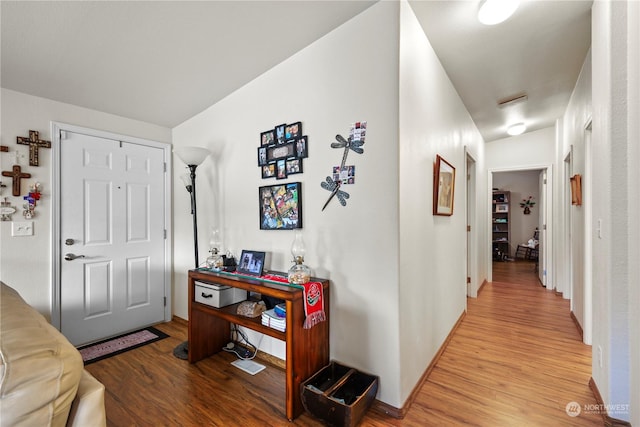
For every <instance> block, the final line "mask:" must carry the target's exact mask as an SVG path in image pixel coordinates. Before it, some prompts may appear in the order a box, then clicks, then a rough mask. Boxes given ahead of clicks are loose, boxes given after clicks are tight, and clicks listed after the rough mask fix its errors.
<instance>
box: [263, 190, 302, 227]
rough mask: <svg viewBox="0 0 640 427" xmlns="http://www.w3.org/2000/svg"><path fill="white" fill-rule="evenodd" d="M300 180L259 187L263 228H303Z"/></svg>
mask: <svg viewBox="0 0 640 427" xmlns="http://www.w3.org/2000/svg"><path fill="white" fill-rule="evenodd" d="M301 187H302V184H301V183H300V182H290V183H287V184H276V185H267V186H264V187H260V188H259V189H258V198H259V203H260V229H261V230H291V229H294V228H302V201H301Z"/></svg>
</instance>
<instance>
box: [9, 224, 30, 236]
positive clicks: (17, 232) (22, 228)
mask: <svg viewBox="0 0 640 427" xmlns="http://www.w3.org/2000/svg"><path fill="white" fill-rule="evenodd" d="M11 235H12V236H33V221H13V222H12V223H11Z"/></svg>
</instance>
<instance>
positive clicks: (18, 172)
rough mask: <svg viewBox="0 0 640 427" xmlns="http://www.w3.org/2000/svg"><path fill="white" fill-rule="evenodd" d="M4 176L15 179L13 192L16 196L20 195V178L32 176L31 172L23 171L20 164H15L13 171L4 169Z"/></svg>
mask: <svg viewBox="0 0 640 427" xmlns="http://www.w3.org/2000/svg"><path fill="white" fill-rule="evenodd" d="M2 176H8V177H11V178H12V179H13V185H12V187H13V192H12V193H11V194H13V195H14V196H19V195H20V180H21V179H23V178H31V174H30V173H23V172H22V168H21V167H20V166H19V165H13V169H12V170H11V172H9V171H2Z"/></svg>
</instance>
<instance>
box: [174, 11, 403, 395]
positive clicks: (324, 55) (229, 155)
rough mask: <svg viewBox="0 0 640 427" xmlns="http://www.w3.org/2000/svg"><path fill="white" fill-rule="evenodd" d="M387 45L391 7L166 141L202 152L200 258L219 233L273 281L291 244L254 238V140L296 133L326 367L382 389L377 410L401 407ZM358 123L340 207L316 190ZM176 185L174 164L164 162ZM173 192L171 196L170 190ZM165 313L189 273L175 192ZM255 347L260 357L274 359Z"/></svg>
mask: <svg viewBox="0 0 640 427" xmlns="http://www.w3.org/2000/svg"><path fill="white" fill-rule="evenodd" d="M398 33H399V6H398V4H397V3H395V2H381V3H378V4H376V5H374V6H372V7H371V8H369V9H367V10H366V11H365V12H363V13H362V14H360V15H358V16H356V17H355V18H354V19H352V20H350V21H349V22H347V23H346V24H344V25H342V26H341V27H339V28H337V29H336V30H334V31H333V32H331V33H329V34H328V35H326V36H325V37H323V38H321V39H320V40H318V41H317V42H315V43H313V44H312V45H310V46H309V47H307V48H305V49H304V50H302V51H300V52H298V53H297V54H295V55H294V56H293V57H291V58H289V59H288V60H286V61H284V62H282V63H281V64H279V65H277V66H276V67H274V68H273V69H272V70H270V71H268V72H267V73H265V74H263V75H262V76H260V77H258V78H257V79H255V80H254V81H252V82H250V83H249V84H247V85H246V86H244V87H243V88H241V89H240V90H238V91H236V92H235V93H233V94H232V95H230V96H228V97H227V98H225V99H224V100H222V101H221V102H219V103H217V104H215V105H214V106H212V107H210V108H209V109H207V110H206V111H204V112H202V113H201V114H199V115H197V116H195V117H193V118H191V119H190V120H188V121H186V122H185V123H183V124H181V125H179V126H177V127H176V128H175V129H174V130H173V141H174V144H175V145H176V146H183V145H196V146H204V147H208V148H210V149H211V150H212V151H213V152H214V154H213V157H212V158H210V159H208V160H206V161H205V162H204V163H203V164H202V165H201V166H200V167H198V170H197V173H198V178H197V179H198V184H197V186H198V219H199V230H201V233H200V242H201V244H200V258H201V259H202V260H204V257H206V250H207V246H208V245H207V242H208V240H209V235H208V232H209V229H210V227H211V226H215V227H218V228H219V229H220V230H221V236H222V239H223V241H224V246H225V249H231V250H232V251H233V252H234V253H235V254H236V255H238V254H239V251H240V250H241V249H243V248H244V249H257V250H264V251H267V252H270V253H271V265H269V266H268V267H270V268H272V269H275V270H287V269H288V268H289V267H290V266H291V263H290V259H291V255H290V246H291V242H292V240H293V232H290V231H261V230H259V226H258V225H259V218H258V187H259V186H262V185H271V184H275V183H276V182H277V181H276V180H275V179H265V180H263V179H261V174H260V169H259V168H258V166H257V155H256V150H257V147H258V145H259V136H260V132H262V131H265V130H268V129H269V128H272V127H273V126H275V125H277V124H280V123H285V122H287V123H292V122H295V121H298V120H299V121H302V126H303V130H304V134H306V135H308V137H309V158H308V159H305V160H304V173H303V174H300V175H295V176H292V177H291V178H290V179H288V180H286V182H291V181H301V182H302V200H303V202H302V203H303V225H304V228H303V230H302V235H303V237H304V239H305V243H306V246H307V255H306V256H305V263H306V264H307V265H309V266H310V267H311V268H312V269H313V270H314V272H315V274H316V276H318V277H325V278H329V279H331V308H330V313H331V340H330V345H331V357H332V358H335V359H337V360H340V361H342V362H343V363H346V364H348V365H350V366H355V367H358V368H359V369H362V370H364V371H369V372H372V373H375V374H377V375H379V376H380V378H381V387H380V392H379V398H380V399H381V400H382V401H384V402H387V403H389V404H391V405H394V406H401V405H402V396H401V395H400V393H399V385H398V382H399V379H400V363H399V362H400V360H399V351H400V350H399V337H398V335H399V334H398V331H399V325H398V310H399V304H398V274H399V273H398V268H399V266H398V148H397V147H398V83H397V82H398ZM361 120H366V121H368V129H367V137H366V144H365V146H364V150H365V152H364V154H363V155H358V154H355V153H350V154H349V157H348V160H347V164H355V165H356V183H355V184H354V185H351V186H349V187H348V188H345V190H346V191H348V192H349V194H350V195H351V198H350V199H349V200H348V204H347V206H346V207H342V206H340V205H339V204H338V203H337V201H336V200H334V201H333V202H332V203H331V204H330V205H329V206H328V207H327V208H326V210H325V211H324V212H321V208H322V205H323V204H324V202H325V200H326V199H327V197H328V196H329V193H328V192H327V191H325V190H323V189H322V188H321V187H320V182H321V181H323V180H324V179H325V177H326V176H327V175H329V174H330V173H331V170H332V166H334V165H339V164H340V161H341V159H342V150H336V149H331V148H330V144H331V142H333V141H335V135H336V134H341V135H347V134H348V131H349V126H350V124H351V123H352V122H355V121H361ZM174 167H175V171H174V173H175V175H176V179H177V176H178V175H179V173H180V172H181V171H180V167H181V162H180V160H179V159H177V158H176V159H175V160H174ZM175 185H176V188H178V187H177V186H178V185H180V184H178V181H176V184H175ZM174 233H175V240H174V242H175V257H174V261H175V283H174V286H175V291H174V293H175V295H174V303H175V305H174V313H175V314H176V315H177V316H180V317H183V318H186V317H187V315H188V314H187V288H186V282H187V278H186V272H187V270H188V269H189V268H192V266H193V249H192V247H193V246H192V245H193V243H192V229H191V216H190V214H189V199H188V194H187V193H186V191H180V190H179V189H177V190H176V191H175V197H174ZM271 341H274V340H271V339H268V337H265V338H264V339H263V345H264V346H266V349H265V348H264V346H263V349H265V351H271V352H274V353H276V355H278V356H280V357H284V354H283V351H282V350H283V347H281V346H280V347H278V344H277V343H273V342H271Z"/></svg>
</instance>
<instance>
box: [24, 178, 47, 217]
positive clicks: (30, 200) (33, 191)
mask: <svg viewBox="0 0 640 427" xmlns="http://www.w3.org/2000/svg"><path fill="white" fill-rule="evenodd" d="M41 188H42V186H41V185H40V183H39V182H36V183H35V184H33V185H32V186H31V187H30V191H29V194H28V195H26V196H24V197H23V199H24V200H26V201H27V203H25V204H24V205H23V206H22V207H23V208H24V211H23V212H22V215H23V216H24V217H25V218H26V219H31V218H33V217H34V216H36V204H37V202H38V200H40V196H41V195H42V194H41V193H40V191H41Z"/></svg>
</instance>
